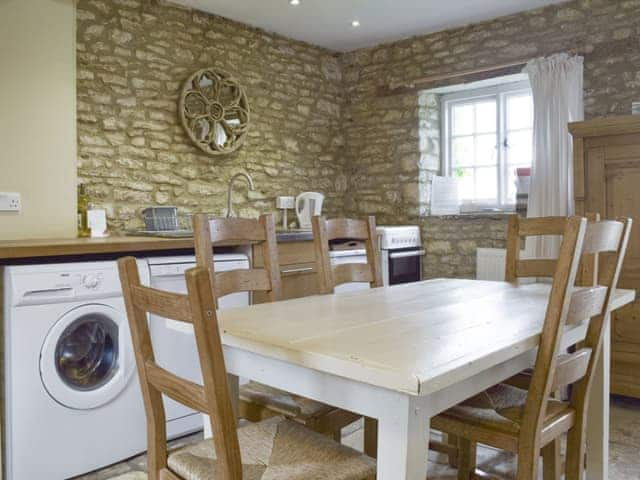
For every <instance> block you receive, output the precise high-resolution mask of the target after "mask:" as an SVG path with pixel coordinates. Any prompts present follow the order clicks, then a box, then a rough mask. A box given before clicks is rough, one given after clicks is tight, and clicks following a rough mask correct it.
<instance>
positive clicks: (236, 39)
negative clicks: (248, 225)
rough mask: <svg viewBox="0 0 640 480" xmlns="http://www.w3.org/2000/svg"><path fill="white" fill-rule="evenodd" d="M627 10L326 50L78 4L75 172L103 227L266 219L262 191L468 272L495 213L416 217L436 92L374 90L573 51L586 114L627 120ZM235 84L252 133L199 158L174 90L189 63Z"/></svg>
mask: <svg viewBox="0 0 640 480" xmlns="http://www.w3.org/2000/svg"><path fill="white" fill-rule="evenodd" d="M639 33H640V0H573V1H570V2H567V3H563V4H560V5H555V6H550V7H547V8H543V9H538V10H532V11H529V12H523V13H519V14H516V15H511V16H507V17H502V18H499V19H495V20H491V21H488V22H484V23H479V24H474V25H469V26H466V27H462V28H457V29H452V30H448V31H444V32H438V33H434V34H429V35H424V36H419V37H414V38H410V39H407V40H402V41H399V42H394V43H390V44H385V45H380V46H376V47H373V48H367V49H361V50H357V51H354V52H350V53H347V54H342V55H337V54H334V53H332V52H329V51H327V50H324V49H321V48H318V47H314V46H310V45H307V44H304V43H301V42H296V41H292V40H288V39H285V38H283V37H280V36H277V35H273V34H269V33H266V32H264V31H261V30H258V29H253V28H251V27H248V26H246V25H242V24H238V23H235V22H232V21H229V20H226V19H223V18H220V17H217V16H214V15H208V14H205V13H200V12H197V11H193V10H190V9H186V8H182V7H177V6H174V5H171V4H170V3H166V2H164V1H162V0H110V1H107V0H79V3H78V31H77V37H78V134H79V176H80V178H81V180H82V181H85V182H86V183H87V184H88V187H89V195H90V198H91V201H92V202H93V203H95V204H98V205H102V206H105V207H106V208H107V209H108V211H109V220H110V224H111V225H112V227H113V228H114V229H115V230H123V229H131V228H138V227H140V226H141V221H140V218H139V211H140V210H141V209H142V208H144V207H146V206H148V205H152V204H165V205H171V204H173V205H177V206H179V207H180V209H181V211H182V212H185V213H189V212H193V211H209V212H213V213H218V214H222V213H224V208H225V207H224V200H225V187H226V183H227V181H228V179H229V178H230V177H231V176H232V175H233V174H235V173H237V172H239V171H246V172H248V173H250V174H251V175H252V176H253V177H254V180H255V182H256V186H257V191H255V192H247V191H246V189H244V188H243V189H241V190H240V192H239V193H238V194H237V196H236V197H235V201H236V202H237V203H238V209H237V210H238V212H239V213H240V214H241V215H244V216H255V215H257V214H258V213H259V212H263V211H272V210H273V209H274V198H275V196H276V195H277V194H289V195H295V194H297V193H298V192H300V191H303V190H318V191H321V192H323V193H325V194H326V195H327V202H326V212H327V214H328V215H330V216H332V215H342V214H348V215H352V216H364V215H366V214H374V215H376V216H377V219H378V223H380V224H405V223H416V224H420V225H421V226H422V230H423V238H424V240H425V245H426V248H427V250H428V252H429V253H428V255H427V258H426V261H425V275H426V276H428V277H432V276H440V275H453V276H473V275H474V274H475V248H476V247H477V246H493V247H496V246H497V247H499V246H502V245H503V244H504V224H505V219H504V217H501V216H497V217H496V216H489V217H487V216H472V217H469V216H460V217H443V218H437V217H426V216H425V215H426V214H427V213H428V198H429V193H430V190H429V189H430V185H429V180H430V177H431V175H433V174H434V173H436V172H438V170H439V167H440V165H439V158H440V151H439V141H438V140H439V139H438V135H439V109H438V101H437V97H435V96H433V95H429V94H425V93H424V92H414V93H406V94H399V95H394V96H386V97H385V96H380V95H379V94H378V87H379V86H380V85H386V84H388V83H389V82H390V81H399V80H402V81H409V80H411V79H415V78H419V77H422V76H425V75H438V74H446V73H451V72H456V71H463V70H468V69H471V68H475V67H481V66H485V65H487V66H492V65H496V64H502V63H508V62H511V61H520V60H522V59H526V58H532V57H534V56H543V55H550V54H553V53H557V52H562V51H567V50H569V49H572V48H578V49H579V50H580V51H581V52H584V56H585V107H586V116H587V118H592V117H596V116H605V115H611V114H625V113H628V112H629V111H630V105H631V101H632V100H638V92H640V48H638V47H640V44H639V43H638V39H639V38H640V36H639V35H638V34H639ZM211 65H213V66H216V67H218V68H222V69H224V70H227V71H228V72H229V73H231V74H233V75H234V76H235V77H236V78H238V79H239V80H240V81H241V82H242V83H243V84H244V85H245V87H246V89H247V93H248V96H249V100H250V102H251V106H252V123H253V125H252V130H251V134H250V138H249V139H248V142H247V144H246V145H245V146H244V147H243V148H242V149H241V150H240V151H238V152H237V153H235V154H232V155H229V156H222V157H208V156H206V155H204V154H202V153H200V152H199V150H197V149H196V148H195V147H193V146H191V145H190V143H189V142H188V140H187V138H186V136H185V134H184V132H183V131H182V128H181V127H180V125H179V124H178V121H177V113H176V103H177V98H178V92H179V90H180V88H181V85H182V83H183V82H184V80H185V79H186V78H187V77H188V75H189V74H190V73H192V72H193V71H195V70H197V69H199V68H202V67H204V66H211Z"/></svg>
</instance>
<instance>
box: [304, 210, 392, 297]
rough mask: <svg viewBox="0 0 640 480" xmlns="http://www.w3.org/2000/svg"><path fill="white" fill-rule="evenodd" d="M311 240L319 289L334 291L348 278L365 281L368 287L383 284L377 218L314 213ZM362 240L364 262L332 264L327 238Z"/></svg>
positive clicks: (351, 280)
mask: <svg viewBox="0 0 640 480" xmlns="http://www.w3.org/2000/svg"><path fill="white" fill-rule="evenodd" d="M312 225H313V243H314V249H315V253H316V260H317V262H318V279H319V283H320V291H321V292H322V293H333V291H334V288H335V287H336V286H337V285H341V284H343V283H348V282H368V283H369V285H370V286H371V287H381V286H382V275H381V272H380V263H379V261H378V249H377V245H376V218H375V217H373V216H371V217H368V218H367V220H354V219H350V218H334V219H331V220H327V219H325V218H324V217H320V216H315V217H313V220H312ZM337 239H341V240H359V241H364V243H365V249H366V252H367V263H345V264H341V265H336V266H332V265H331V257H330V255H329V242H330V241H332V240H337Z"/></svg>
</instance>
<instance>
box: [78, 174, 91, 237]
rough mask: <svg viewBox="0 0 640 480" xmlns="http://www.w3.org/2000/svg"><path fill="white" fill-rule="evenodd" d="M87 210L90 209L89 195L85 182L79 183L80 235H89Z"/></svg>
mask: <svg viewBox="0 0 640 480" xmlns="http://www.w3.org/2000/svg"><path fill="white" fill-rule="evenodd" d="M87 210H89V196H88V195H87V190H86V188H85V186H84V184H83V183H81V184H79V185H78V236H79V237H88V236H90V234H91V232H90V231H89V223H88V221H87Z"/></svg>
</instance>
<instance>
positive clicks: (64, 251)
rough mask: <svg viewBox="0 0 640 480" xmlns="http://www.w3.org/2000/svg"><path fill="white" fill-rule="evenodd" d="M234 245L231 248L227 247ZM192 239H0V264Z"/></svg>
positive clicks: (180, 246) (180, 244)
mask: <svg viewBox="0 0 640 480" xmlns="http://www.w3.org/2000/svg"><path fill="white" fill-rule="evenodd" d="M277 239H278V242H301V241H311V240H313V235H312V233H311V232H307V231H299V230H292V231H282V232H278V233H277ZM229 246H233V245H229ZM192 249H193V238H162V237H145V236H112V237H106V238H45V239H37V240H0V264H1V263H3V261H4V263H7V261H12V260H21V259H22V260H24V259H31V258H46V257H72V256H81V255H109V254H125V253H138V252H161V251H171V250H192Z"/></svg>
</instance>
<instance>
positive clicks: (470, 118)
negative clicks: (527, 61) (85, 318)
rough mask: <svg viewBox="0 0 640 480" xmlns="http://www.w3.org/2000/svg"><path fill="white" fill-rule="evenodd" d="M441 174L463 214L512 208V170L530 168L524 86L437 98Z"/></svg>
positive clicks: (529, 108)
mask: <svg viewBox="0 0 640 480" xmlns="http://www.w3.org/2000/svg"><path fill="white" fill-rule="evenodd" d="M442 108H443V136H442V138H443V151H444V155H445V157H444V158H445V162H444V174H445V175H450V176H453V177H455V178H458V179H459V194H460V200H461V201H462V208H463V210H481V209H483V208H500V209H505V210H506V209H512V208H513V207H514V205H515V200H516V188H515V180H516V169H518V168H521V167H530V166H531V160H532V147H533V140H532V135H533V100H532V96H531V89H530V87H529V86H528V84H527V83H526V82H518V83H510V84H503V85H497V86H493V87H489V88H484V89H476V90H465V91H459V92H456V93H452V94H447V95H443V97H442Z"/></svg>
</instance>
